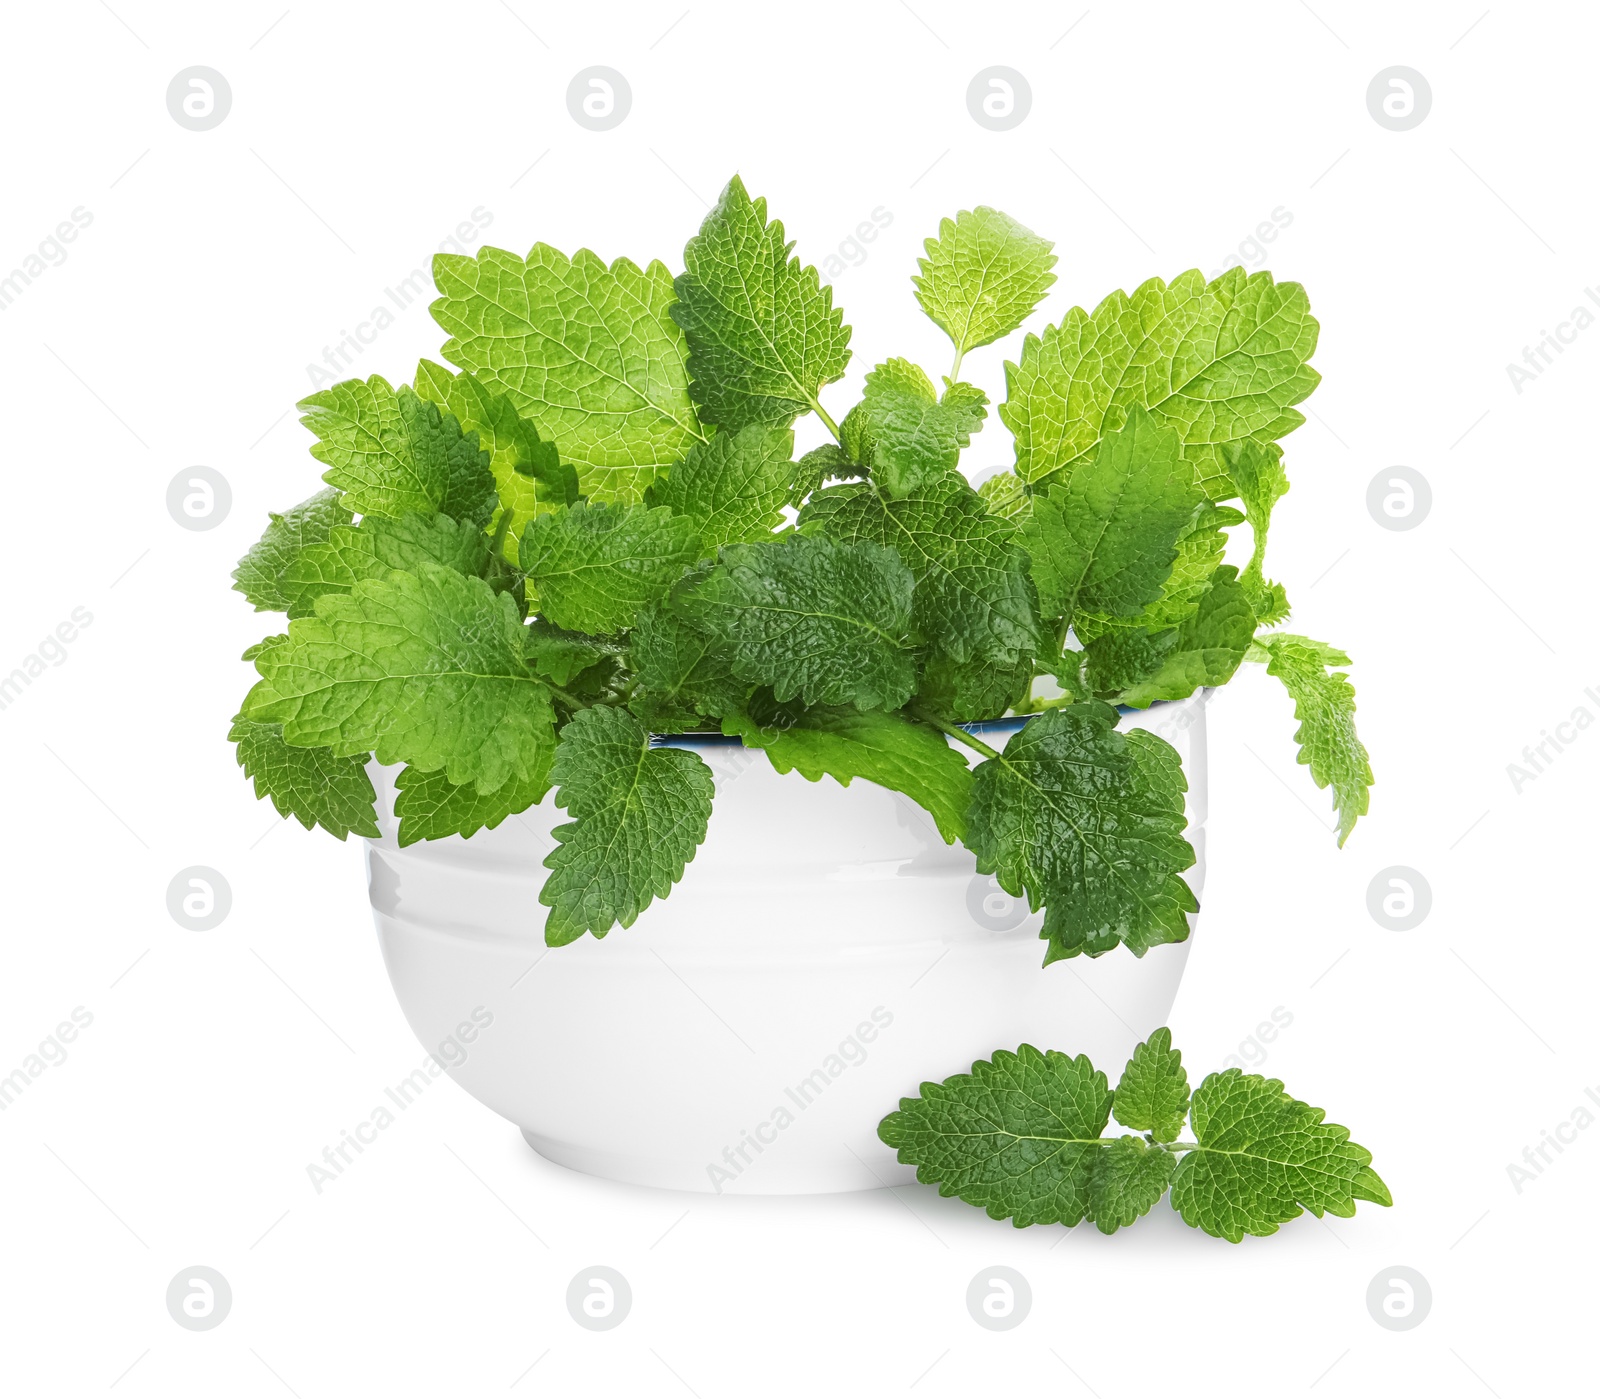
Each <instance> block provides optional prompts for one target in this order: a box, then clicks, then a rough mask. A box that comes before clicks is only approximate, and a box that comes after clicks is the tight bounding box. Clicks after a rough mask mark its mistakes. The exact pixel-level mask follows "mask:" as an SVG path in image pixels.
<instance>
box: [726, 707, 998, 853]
mask: <svg viewBox="0 0 1600 1399" xmlns="http://www.w3.org/2000/svg"><path fill="white" fill-rule="evenodd" d="M722 727H723V731H724V732H725V733H730V734H738V735H739V737H741V738H742V739H743V740H744V742H745V744H746V746H747V747H751V748H760V749H762V750H763V751H764V752H765V753H766V755H767V757H768V758H769V759H770V760H771V762H772V766H773V767H775V768H776V769H777V770H778V771H779V772H782V773H787V772H798V773H799V774H800V775H801V776H802V777H803V778H805V779H806V781H807V782H820V781H821V780H822V778H823V777H824V776H827V777H832V778H834V779H835V780H836V781H837V782H838V783H839V785H840V786H841V787H848V786H849V785H850V781H851V779H852V778H856V777H864V778H866V779H867V781H869V782H876V783H877V784H878V786H880V787H887V788H888V789H889V790H890V791H892V792H900V793H902V794H903V795H905V796H908V797H910V798H911V800H912V801H914V802H916V803H917V805H918V806H920V807H922V808H923V809H924V810H925V811H927V812H928V814H929V815H931V816H932V817H933V819H934V824H935V825H937V826H938V828H939V834H940V835H941V836H943V837H944V839H945V842H946V843H947V844H953V843H954V842H955V841H958V840H960V839H961V837H962V836H963V835H964V834H965V831H966V810H967V803H968V802H969V801H970V800H971V797H972V773H971V771H970V770H969V769H968V767H967V760H966V759H965V758H964V757H962V755H961V754H960V753H958V752H957V751H956V750H955V749H954V748H952V747H951V746H950V745H949V743H947V742H946V741H945V738H944V735H943V734H941V733H940V732H939V731H938V730H937V729H932V728H929V727H928V726H927V725H925V724H917V723H913V722H912V721H911V720H909V719H906V718H902V717H901V716H900V715H898V714H885V713H883V712H881V711H877V710H874V711H870V712H868V713H865V714H863V713H861V712H860V711H859V710H855V709H809V710H807V711H806V712H805V713H803V714H802V715H800V716H799V719H798V720H797V722H796V723H795V724H794V725H793V726H792V727H789V728H781V729H779V728H774V729H765V730H764V729H762V728H760V726H758V725H757V724H756V723H754V721H752V720H751V719H749V718H747V717H746V716H744V715H736V716H734V717H732V718H729V719H726V720H724V721H723V725H722Z"/></svg>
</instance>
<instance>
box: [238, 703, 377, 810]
mask: <svg viewBox="0 0 1600 1399" xmlns="http://www.w3.org/2000/svg"><path fill="white" fill-rule="evenodd" d="M228 742H230V743H232V744H234V745H235V749H234V754H235V756H236V757H237V759H238V762H239V766H240V767H242V768H243V769H244V772H245V776H246V777H248V778H250V779H251V780H252V781H253V782H254V783H255V786H256V797H257V798H258V799H259V798H261V797H271V798H272V804H273V805H274V806H275V807H277V808H278V815H280V816H293V817H294V818H295V819H296V820H297V821H299V823H300V824H301V825H302V826H304V827H305V828H306V829H307V830H308V831H309V830H310V829H311V828H312V827H313V826H321V827H322V829H323V830H325V831H327V832H328V833H329V834H330V835H336V836H338V837H339V839H340V840H343V839H344V838H345V837H346V836H347V835H349V834H350V832H351V831H354V832H355V833H356V834H357V835H358V836H368V837H370V838H371V839H373V840H376V839H377V838H378V819H377V796H376V794H375V793H374V792H373V790H372V779H371V778H369V777H368V776H367V760H368V759H369V758H370V757H371V754H369V753H351V754H347V755H345V756H344V757H336V756H335V755H334V753H333V752H332V750H331V749H328V748H293V747H290V745H289V744H287V743H285V742H284V740H283V725H282V724H264V723H258V722H256V721H254V720H251V719H247V718H245V716H244V715H243V714H240V715H237V716H235V718H234V721H233V727H232V728H231V729H229V731H228Z"/></svg>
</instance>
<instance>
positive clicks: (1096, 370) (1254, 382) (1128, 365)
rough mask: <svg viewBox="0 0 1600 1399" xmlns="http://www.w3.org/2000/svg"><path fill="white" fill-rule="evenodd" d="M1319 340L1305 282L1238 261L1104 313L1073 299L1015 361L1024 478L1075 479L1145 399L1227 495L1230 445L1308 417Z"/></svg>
mask: <svg viewBox="0 0 1600 1399" xmlns="http://www.w3.org/2000/svg"><path fill="white" fill-rule="evenodd" d="M1316 343H1317V323H1316V321H1315V320H1313V319H1312V316H1311V309H1310V306H1309V304H1308V302H1307V301H1306V294H1305V289H1304V288H1303V287H1301V286H1300V284H1299V283H1297V282H1274V281H1273V279H1272V274H1271V273H1269V272H1257V273H1254V274H1252V275H1249V276H1247V275H1246V274H1245V272H1244V269H1243V268H1238V267H1235V268H1230V269H1229V270H1228V271H1227V272H1225V273H1223V274H1222V276H1220V277H1218V278H1217V279H1216V281H1214V282H1211V283H1207V282H1206V281H1205V279H1204V277H1202V276H1201V274H1200V273H1199V272H1196V271H1189V272H1185V273H1183V274H1182V275H1181V276H1179V277H1177V278H1175V279H1174V280H1173V281H1172V282H1171V284H1170V285H1169V284H1168V283H1166V282H1163V281H1162V280H1161V279H1160V278H1159V277H1153V278H1151V279H1150V280H1149V281H1148V282H1145V283H1144V284H1143V285H1142V286H1140V287H1139V288H1138V290H1137V291H1135V292H1134V293H1133V295H1132V296H1129V295H1127V294H1126V293H1124V292H1120V291H1119V292H1113V293H1112V294H1111V295H1110V296H1108V297H1107V298H1106V299H1105V300H1104V301H1102V302H1101V303H1100V304H1099V305H1098V306H1097V307H1096V308H1095V310H1094V312H1093V314H1090V313H1089V312H1086V311H1084V310H1083V309H1082V308H1081V307H1074V308H1073V309H1072V310H1071V311H1069V312H1068V313H1067V316H1066V319H1065V320H1063V321H1062V322H1061V324H1060V325H1059V326H1050V327H1048V328H1047V329H1046V330H1045V332H1044V334H1043V336H1042V337H1041V336H1036V335H1030V336H1028V337H1027V339H1026V340H1025V341H1024V343H1023V346H1022V354H1021V357H1020V359H1019V361H1018V362H1017V363H1015V364H1012V363H1007V365H1006V389H1007V397H1006V401H1005V403H1003V404H1002V405H1001V407H1000V417H1001V418H1002V419H1003V420H1004V422H1005V424H1006V426H1007V427H1009V428H1010V429H1011V431H1012V434H1013V435H1014V436H1015V438H1016V448H1017V474H1018V475H1019V476H1020V477H1021V478H1022V479H1023V480H1024V481H1027V482H1034V481H1038V480H1041V479H1042V478H1044V477H1046V476H1052V475H1054V476H1056V478H1057V479H1065V478H1067V477H1069V476H1070V475H1071V474H1072V472H1073V471H1074V470H1076V469H1077V467H1078V466H1079V465H1081V464H1082V463H1084V462H1086V461H1088V460H1090V459H1092V457H1093V455H1094V451H1095V447H1096V444H1097V443H1098V442H1099V440H1100V438H1101V437H1102V436H1103V435H1104V433H1105V432H1106V431H1108V430H1109V429H1111V428H1115V427H1120V426H1121V425H1122V423H1123V421H1124V419H1125V418H1126V417H1127V414H1128V412H1129V410H1130V409H1132V408H1133V407H1134V406H1135V405H1136V404H1137V405H1140V406H1142V407H1145V408H1148V409H1149V410H1150V412H1151V413H1152V414H1153V415H1154V416H1155V417H1156V418H1158V419H1159V420H1160V421H1162V422H1164V423H1166V424H1168V425H1170V426H1172V427H1174V428H1176V429H1177V430H1178V433H1179V435H1180V436H1181V437H1182V439H1183V447H1184V456H1185V458H1186V459H1187V460H1188V461H1189V463H1190V464H1191V465H1192V466H1193V467H1194V469H1195V477H1196V480H1197V481H1198V483H1199V484H1200V486H1201V487H1202V488H1203V489H1204V490H1205V491H1206V492H1207V494H1208V495H1210V496H1211V497H1212V498H1213V499H1226V498H1227V497H1228V496H1229V495H1231V494H1232V493H1233V487H1232V484H1231V481H1230V478H1229V476H1228V468H1227V461H1226V458H1225V456H1224V449H1225V448H1226V447H1227V446H1228V445H1229V444H1231V443H1235V442H1238V441H1240V440H1242V439H1244V438H1249V437H1253V438H1255V439H1257V440H1258V441H1262V442H1268V441H1272V440H1275V439H1276V438H1279V437H1282V436H1284V435H1285V434H1286V433H1289V432H1292V431H1293V430H1294V429H1295V428H1297V427H1299V426H1300V424H1301V423H1302V422H1304V421H1305V419H1304V418H1303V417H1302V416H1301V415H1300V414H1299V413H1297V412H1296V411H1295V410H1294V407H1293V405H1294V404H1296V403H1299V402H1300V401H1301V400H1302V399H1304V398H1305V397H1306V396H1307V395H1308V394H1309V393H1310V392H1311V390H1312V389H1314V388H1315V387H1316V385H1317V382H1318V379H1319V377H1320V376H1319V375H1318V374H1317V372H1316V371H1315V370H1314V369H1312V368H1311V367H1310V366H1309V365H1308V364H1307V363H1306V361H1307V360H1308V359H1310V357H1311V354H1312V351H1313V350H1314V349H1315V348H1316Z"/></svg>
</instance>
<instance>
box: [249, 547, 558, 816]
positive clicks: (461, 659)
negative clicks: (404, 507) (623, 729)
mask: <svg viewBox="0 0 1600 1399" xmlns="http://www.w3.org/2000/svg"><path fill="white" fill-rule="evenodd" d="M256 669H257V670H259V671H260V672H261V675H262V677H263V678H262V680H261V682H260V683H259V684H258V685H257V686H256V688H255V689H254V690H252V691H251V693H250V695H249V697H248V698H247V699H246V700H245V708H244V714H245V717H246V718H248V719H254V720H257V721H258V722H261V723H269V724H270V723H281V724H282V725H283V736H284V738H285V740H286V741H287V742H288V743H290V744H292V745H294V746H296V747H304V748H322V747H329V748H332V749H333V751H334V753H335V755H336V756H339V757H348V756H350V755H352V754H357V753H365V752H369V751H371V752H374V753H376V755H377V759H378V761H379V762H380V763H385V764H388V763H402V762H403V763H410V764H412V765H413V766H415V767H417V768H419V769H421V770H422V771H425V772H431V771H433V770H435V769H439V768H443V769H444V772H445V775H446V776H447V777H448V778H449V779H450V781H451V782H454V783H458V784H464V783H468V782H470V783H474V784H475V785H476V786H477V788H478V790H479V791H480V792H483V793H489V792H493V791H494V790H495V789H496V788H498V787H499V786H500V785H501V784H502V783H504V782H507V781H511V780H513V779H515V780H518V781H522V782H532V781H535V780H536V779H537V777H538V774H539V773H540V772H541V771H542V770H543V766H544V764H546V763H547V762H548V760H549V749H550V746H551V744H552V743H553V741H554V728H553V723H554V715H553V713H552V711H551V707H550V692H549V691H548V690H547V689H546V688H545V687H544V686H543V685H542V684H541V683H540V682H539V681H538V680H536V679H535V678H534V676H533V674H532V673H531V672H530V671H529V670H528V667H527V665H526V663H525V662H524V660H523V638H522V624H521V621H520V619H519V618H518V616H517V608H516V604H515V603H514V602H513V601H512V600H511V598H510V597H509V596H508V595H506V594H498V595H497V594H496V593H494V592H493V591H492V590H491V589H490V587H489V585H488V584H487V583H485V582H484V581H483V580H482V579H480V578H465V577H463V576H462V575H461V574H459V573H456V572H455V571H454V570H452V569H447V568H441V567H439V566H438V565H437V564H426V563H425V564H421V565H419V566H418V569H417V571H416V572H415V573H401V572H398V571H397V572H393V573H390V574H389V575H388V577H387V578H367V579H363V580H362V581H361V582H359V583H357V584H356V585H355V587H354V588H353V589H352V590H351V591H350V592H349V593H348V594H347V595H344V596H333V597H327V598H324V599H323V600H322V602H321V604H320V605H319V607H318V610H317V615H316V616H314V617H304V618H301V619H300V620H299V621H295V622H290V623H289V639H288V641H286V642H284V643H282V644H280V645H275V646H273V647H272V648H271V649H270V650H268V651H266V652H264V653H262V654H261V655H258V656H257V657H256Z"/></svg>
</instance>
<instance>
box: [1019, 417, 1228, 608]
mask: <svg viewBox="0 0 1600 1399" xmlns="http://www.w3.org/2000/svg"><path fill="white" fill-rule="evenodd" d="M1199 501H1200V494H1199V492H1198V491H1197V489H1196V488H1195V485H1194V473H1193V471H1192V470H1191V468H1190V467H1189V464H1188V463H1187V462H1185V461H1184V460H1183V459H1182V457H1181V456H1180V455H1179V442H1178V434H1177V433H1176V432H1174V431H1173V430H1172V429H1171V428H1166V427H1162V426H1161V424H1160V423H1158V422H1157V421H1156V420H1155V419H1154V418H1152V417H1151V416H1150V415H1149V414H1148V413H1147V412H1145V410H1144V409H1142V408H1138V407H1135V408H1134V409H1132V410H1131V411H1130V412H1129V414H1128V418H1127V421H1126V422H1125V423H1124V424H1123V426H1122V427H1120V428H1115V429H1113V430H1111V431H1109V432H1107V433H1106V435H1105V436H1104V437H1103V438H1102V439H1101V441H1100V446H1099V449H1098V451H1097V452H1096V453H1095V457H1094V460H1093V461H1092V462H1086V463H1085V464H1084V465H1083V466H1082V467H1080V468H1079V469H1078V470H1077V471H1075V472H1073V473H1072V475H1071V477H1070V478H1068V480H1067V483H1066V485H1065V486H1056V487H1053V488H1051V489H1050V490H1048V491H1047V492H1045V493H1044V494H1042V495H1036V496H1035V497H1034V501H1033V513H1032V516H1031V517H1030V518H1029V519H1028V520H1027V521H1026V522H1025V523H1024V524H1023V526H1022V530H1021V534H1022V540H1023V543H1024V544H1025V546H1026V547H1027V550H1028V553H1029V554H1030V556H1031V557H1032V560H1033V581H1034V583H1035V585H1036V586H1037V587H1038V589H1039V610H1040V611H1041V612H1042V613H1043V614H1044V616H1046V617H1065V618H1069V619H1070V618H1071V617H1073V616H1074V615H1076V612H1077V609H1078V608H1079V607H1080V606H1081V607H1083V608H1084V609H1085V610H1087V611H1089V612H1093V613H1098V614H1101V615H1106V616H1112V617H1134V616H1137V615H1138V614H1139V613H1140V612H1142V611H1143V610H1144V609H1145V608H1146V607H1147V606H1149V605H1150V604H1151V603H1153V602H1155V601H1156V600H1157V599H1158V598H1159V597H1160V596H1161V590H1162V586H1163V585H1164V584H1165V582H1166V580H1167V577H1168V575H1169V574H1170V573H1171V572H1172V565H1173V561H1174V560H1175V559H1176V558H1177V540H1178V536H1179V534H1180V533H1181V532H1182V531H1183V529H1184V527H1185V526H1186V525H1188V523H1189V521H1190V519H1191V517H1192V516H1193V514H1194V510H1195V507H1196V506H1197V505H1198V504H1199Z"/></svg>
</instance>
